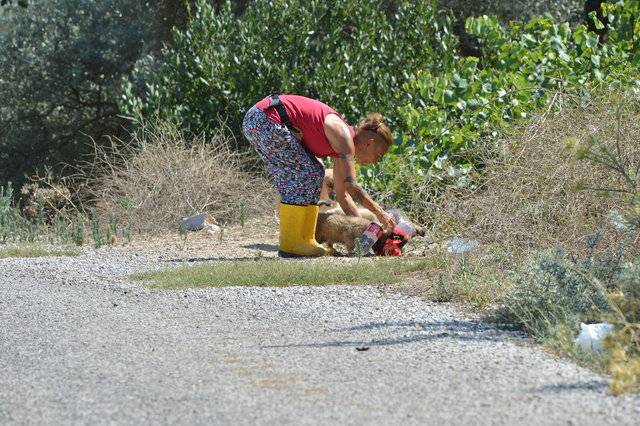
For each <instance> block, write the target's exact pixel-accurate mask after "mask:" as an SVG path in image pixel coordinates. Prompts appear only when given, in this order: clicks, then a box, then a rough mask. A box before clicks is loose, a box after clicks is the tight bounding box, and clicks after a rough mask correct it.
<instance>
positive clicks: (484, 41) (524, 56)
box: [365, 3, 640, 207]
mask: <svg viewBox="0 0 640 426" xmlns="http://www.w3.org/2000/svg"><path fill="white" fill-rule="evenodd" d="M638 7H639V6H638V5H637V3H624V4H622V3H616V4H614V5H608V7H607V8H606V9H607V11H606V13H607V17H608V19H609V22H610V24H609V25H610V32H609V41H608V42H607V44H605V45H601V44H599V43H598V37H597V35H596V34H594V33H590V32H588V31H587V29H586V27H585V26H584V25H578V26H577V27H575V28H571V27H570V26H569V24H568V23H561V24H559V23H555V22H554V21H553V20H552V19H551V18H549V17H537V18H533V19H531V20H530V21H529V22H527V23H519V22H513V23H511V25H510V26H509V27H503V26H501V24H500V23H499V21H498V20H497V19H495V18H489V17H487V16H482V17H477V18H469V19H468V20H467V23H466V27H467V30H468V31H469V32H471V33H472V34H474V35H476V36H477V37H478V38H479V41H480V44H481V46H482V51H483V55H482V58H481V59H478V58H474V57H470V58H460V59H456V60H453V61H450V62H448V63H446V64H450V66H445V67H444V69H438V70H423V71H422V72H420V73H418V75H417V76H416V78H415V79H413V80H411V81H410V82H408V83H407V84H406V85H405V86H404V90H405V91H406V92H407V95H408V96H409V97H410V98H411V102H410V103H408V104H405V105H402V106H401V107H400V108H399V113H400V118H399V122H400V123H404V125H405V126H406V127H403V128H400V129H398V130H399V131H401V132H402V136H401V142H400V144H399V145H398V146H395V147H394V149H392V151H391V152H390V153H389V154H388V155H387V156H386V157H385V159H384V161H383V162H382V163H380V164H379V165H376V166H375V167H373V168H369V169H368V170H366V171H365V178H366V179H367V183H368V185H369V186H370V187H371V188H372V189H374V190H375V191H377V192H379V193H384V192H386V193H387V197H388V199H389V200H390V202H392V203H393V204H395V205H399V206H403V207H406V206H409V205H410V202H411V200H410V199H406V192H407V191H406V190H405V189H404V188H406V187H407V186H408V187H411V188H413V187H416V186H420V185H421V184H422V183H423V182H425V181H428V182H429V183H430V184H438V182H445V183H447V184H454V185H466V184H468V182H469V179H468V174H469V173H470V172H471V171H473V170H475V169H476V168H477V166H478V163H477V162H478V161H479V160H480V159H478V158H473V156H469V155H468V154H469V150H470V149H472V148H474V147H475V146H477V145H478V144H493V143H495V141H496V140H498V138H499V136H500V135H501V134H502V131H503V130H504V129H505V128H507V127H508V126H509V125H510V124H511V123H513V122H514V121H515V120H518V119H521V118H524V117H527V115H528V113H530V112H531V111H534V110H536V109H540V108H541V107H546V108H551V107H553V100H554V97H553V95H555V94H557V93H577V94H580V93H583V92H584V91H585V90H586V89H588V88H593V87H597V86H599V85H605V84H614V83H615V84H618V85H621V86H623V87H624V86H629V85H635V86H636V87H640V79H639V78H638V75H639V70H640V56H639V55H638V49H637V46H638V42H639V40H640V31H639V30H638V28H637V27H638V26H635V27H634V24H633V19H634V17H636V16H637V15H638ZM465 151H467V153H466V154H465ZM399 157H400V158H402V161H400V162H398V161H397V160H398V158H399ZM398 165H399V166H400V167H401V168H402V169H406V171H404V172H402V173H400V174H401V175H403V176H414V177H415V178H414V181H413V183H411V182H407V181H404V180H403V181H400V182H398V181H397V180H396V178H395V174H394V175H389V174H383V173H380V171H382V170H389V169H392V170H397V169H398V167H397V166H398Z"/></svg>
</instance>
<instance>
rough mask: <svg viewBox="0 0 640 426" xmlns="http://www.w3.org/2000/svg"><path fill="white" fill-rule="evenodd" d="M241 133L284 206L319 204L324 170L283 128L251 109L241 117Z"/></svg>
mask: <svg viewBox="0 0 640 426" xmlns="http://www.w3.org/2000/svg"><path fill="white" fill-rule="evenodd" d="M242 132H243V133H244V136H245V137H246V138H247V139H248V140H249V143H251V145H253V147H254V148H255V149H256V151H258V154H260V158H262V161H263V162H264V163H265V165H266V166H267V170H268V171H269V173H271V176H273V180H274V182H275V185H276V189H277V190H278V193H279V194H280V199H281V201H282V202H283V203H286V204H295V205H299V206H306V205H310V204H316V203H317V202H318V198H319V197H320V189H321V186H322V179H323V178H324V166H323V165H322V163H321V162H320V161H319V160H318V159H317V158H316V157H314V156H313V155H312V154H311V153H309V152H308V151H307V150H306V149H305V147H304V146H303V145H302V143H300V142H299V141H298V140H297V139H296V138H294V137H293V135H292V134H291V132H289V129H287V127H286V126H285V125H282V124H277V123H274V122H273V121H271V120H269V119H268V118H267V116H266V115H265V113H264V112H262V111H261V110H260V109H259V108H258V107H256V106H254V107H252V108H251V109H250V110H249V111H248V112H247V114H246V115H245V117H244V121H243V122H242Z"/></svg>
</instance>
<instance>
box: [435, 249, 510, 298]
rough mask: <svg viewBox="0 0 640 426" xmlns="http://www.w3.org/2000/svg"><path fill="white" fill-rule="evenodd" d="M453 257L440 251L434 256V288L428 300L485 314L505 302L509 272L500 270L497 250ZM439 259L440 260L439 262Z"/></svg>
mask: <svg viewBox="0 0 640 426" xmlns="http://www.w3.org/2000/svg"><path fill="white" fill-rule="evenodd" d="M491 250H492V251H494V253H489V252H488V250H486V249H481V250H474V251H473V252H468V253H462V254H452V253H447V252H445V251H444V250H439V251H437V252H435V253H434V254H433V257H434V261H433V263H434V265H435V266H436V267H435V268H434V270H432V271H431V272H432V275H433V284H432V285H431V286H430V287H428V288H425V293H424V296H425V297H427V298H428V299H430V300H432V301H434V302H456V303H464V304H468V305H471V307H472V308H474V309H476V310H479V311H483V310H485V309H488V308H489V307H491V306H494V305H496V304H498V303H500V302H501V301H502V298H503V297H504V295H505V293H506V292H507V291H508V289H509V287H510V285H511V284H510V282H509V280H508V277H507V276H506V272H504V271H501V270H500V269H498V268H497V266H496V263H498V262H499V261H500V260H498V259H496V257H497V256H496V253H495V251H497V248H496V247H492V248H491ZM436 259H437V260H436Z"/></svg>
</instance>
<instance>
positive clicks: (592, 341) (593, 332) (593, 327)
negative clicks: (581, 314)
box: [575, 322, 613, 352]
mask: <svg viewBox="0 0 640 426" xmlns="http://www.w3.org/2000/svg"><path fill="white" fill-rule="evenodd" d="M612 331H613V324H609V323H607V322H600V323H597V324H585V323H580V334H579V335H578V337H577V338H576V340H575V342H576V346H578V347H579V348H581V349H582V350H584V351H587V352H599V351H602V350H603V349H604V346H603V342H604V338H605V337H607V335H608V334H609V333H611V332H612Z"/></svg>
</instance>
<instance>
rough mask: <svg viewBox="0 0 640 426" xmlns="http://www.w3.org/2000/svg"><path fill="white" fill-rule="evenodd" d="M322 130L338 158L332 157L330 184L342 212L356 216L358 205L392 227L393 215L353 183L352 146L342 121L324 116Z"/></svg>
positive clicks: (335, 117) (354, 171) (334, 116)
mask: <svg viewBox="0 0 640 426" xmlns="http://www.w3.org/2000/svg"><path fill="white" fill-rule="evenodd" d="M324 131H325V134H326V135H327V139H328V140H329V143H330V144H331V147H332V148H333V149H334V150H335V151H336V152H337V153H338V157H337V158H334V166H333V185H334V189H335V191H336V200H337V201H338V203H339V204H340V207H342V210H343V211H344V212H345V213H346V214H348V215H350V216H360V214H359V213H358V208H357V207H356V205H355V203H358V204H361V205H362V206H364V207H365V208H367V209H368V210H370V211H371V212H373V214H375V215H376V217H377V218H378V220H380V222H381V223H382V225H383V226H384V227H385V228H387V227H389V226H393V216H392V215H390V214H389V213H387V212H385V211H384V210H383V209H382V208H381V207H380V206H379V205H378V203H376V202H375V201H373V199H372V198H371V197H370V196H369V194H367V191H365V190H364V189H363V188H362V187H361V186H360V185H358V183H357V182H356V168H355V159H354V154H355V147H354V145H353V139H352V138H351V133H350V132H349V128H348V127H347V125H346V124H345V122H344V121H342V120H341V119H340V118H339V117H338V116H336V115H333V114H331V115H328V116H327V118H326V119H325V123H324Z"/></svg>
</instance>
